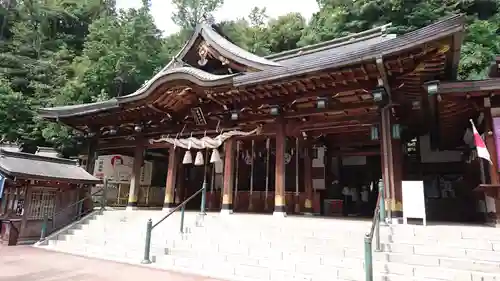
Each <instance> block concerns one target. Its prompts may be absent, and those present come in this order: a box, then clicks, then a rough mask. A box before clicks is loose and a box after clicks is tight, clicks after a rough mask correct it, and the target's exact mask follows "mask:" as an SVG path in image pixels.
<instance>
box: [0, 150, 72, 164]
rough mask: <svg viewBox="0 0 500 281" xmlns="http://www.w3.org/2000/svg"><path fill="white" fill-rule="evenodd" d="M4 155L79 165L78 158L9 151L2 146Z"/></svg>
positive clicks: (0, 153)
mask: <svg viewBox="0 0 500 281" xmlns="http://www.w3.org/2000/svg"><path fill="white" fill-rule="evenodd" d="M4 156H7V157H9V156H10V157H16V158H24V159H33V160H42V161H46V162H53V163H59V164H67V165H74V166H78V161H77V160H71V159H66V158H56V157H49V156H44V155H37V154H32V153H25V152H14V151H8V150H5V149H2V148H0V157H4Z"/></svg>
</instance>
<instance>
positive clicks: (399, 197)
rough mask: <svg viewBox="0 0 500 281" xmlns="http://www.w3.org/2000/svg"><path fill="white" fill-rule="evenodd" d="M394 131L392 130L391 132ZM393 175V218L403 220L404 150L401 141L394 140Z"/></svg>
mask: <svg viewBox="0 0 500 281" xmlns="http://www.w3.org/2000/svg"><path fill="white" fill-rule="evenodd" d="M391 131H392V130H391ZM391 143H392V167H393V168H392V173H393V188H392V190H391V191H392V193H391V194H392V198H391V214H392V216H391V218H392V219H397V220H399V219H402V218H403V189H402V188H403V169H404V157H403V148H402V145H401V140H400V139H395V138H394V136H393V138H392V142H391Z"/></svg>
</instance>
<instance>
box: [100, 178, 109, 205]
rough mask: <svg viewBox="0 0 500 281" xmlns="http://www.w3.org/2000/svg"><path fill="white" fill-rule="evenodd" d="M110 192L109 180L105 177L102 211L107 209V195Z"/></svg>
mask: <svg viewBox="0 0 500 281" xmlns="http://www.w3.org/2000/svg"><path fill="white" fill-rule="evenodd" d="M107 190H108V178H107V177H104V179H103V182H102V196H101V210H104V209H106V194H107V192H106V191H107Z"/></svg>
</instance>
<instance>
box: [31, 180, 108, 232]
mask: <svg viewBox="0 0 500 281" xmlns="http://www.w3.org/2000/svg"><path fill="white" fill-rule="evenodd" d="M107 186H108V182H107V179H104V180H103V187H102V188H101V189H99V190H97V191H95V192H92V193H91V194H90V195H87V196H85V197H83V198H82V199H80V200H78V201H76V202H73V203H72V204H70V205H68V206H66V207H64V208H62V209H61V210H59V211H58V212H56V213H54V214H53V215H52V216H51V217H50V218H49V215H48V213H47V212H45V213H44V215H43V223H42V230H41V232H40V241H43V240H45V237H46V236H47V227H48V223H49V220H52V228H54V224H55V218H56V217H57V216H59V215H60V214H62V213H65V212H66V211H68V210H70V209H71V208H73V207H75V206H77V205H80V204H81V203H83V202H84V201H86V200H88V199H92V197H93V196H95V195H97V194H99V193H102V195H101V196H102V197H101V210H104V208H105V207H106V189H107ZM82 215H86V213H85V214H84V213H83V212H81V210H80V209H79V210H78V211H77V214H76V216H74V217H73V219H75V218H78V217H80V216H82ZM52 230H54V229H52Z"/></svg>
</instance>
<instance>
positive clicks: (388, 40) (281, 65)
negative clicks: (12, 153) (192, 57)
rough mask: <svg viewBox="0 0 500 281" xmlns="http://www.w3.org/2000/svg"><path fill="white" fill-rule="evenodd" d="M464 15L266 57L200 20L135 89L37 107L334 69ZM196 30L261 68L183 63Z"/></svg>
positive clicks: (60, 110) (95, 107) (53, 114)
mask: <svg viewBox="0 0 500 281" xmlns="http://www.w3.org/2000/svg"><path fill="white" fill-rule="evenodd" d="M464 19H465V18H464V16H463V15H456V16H451V17H449V18H446V19H444V20H441V21H439V22H437V23H434V24H431V25H429V26H427V27H424V28H421V29H418V30H415V31H413V32H410V33H407V34H404V35H402V36H399V37H397V38H396V37H395V36H392V35H385V34H384V32H385V28H386V27H387V26H388V25H384V26H381V27H377V28H374V29H371V30H367V31H365V32H361V33H358V34H353V35H349V36H346V37H343V38H338V39H334V40H331V41H328V42H324V43H320V44H316V45H312V46H307V47H303V48H299V49H295V50H291V51H287V52H282V53H278V54H275V55H271V56H268V57H267V58H262V57H258V56H256V55H254V54H251V53H249V52H247V51H245V50H243V49H241V48H239V47H237V46H236V45H234V44H233V43H231V42H229V41H228V40H227V39H225V38H223V37H222V36H221V35H219V34H218V33H217V32H216V31H214V30H213V29H212V28H211V27H210V26H208V25H206V24H200V25H199V26H198V27H197V29H196V31H195V33H194V35H193V36H192V37H191V39H190V40H189V41H188V42H187V43H186V44H185V45H184V47H183V48H182V50H181V51H180V52H179V53H178V54H177V56H176V57H175V58H174V59H172V61H171V62H170V63H168V64H167V66H165V67H164V68H163V69H162V70H161V71H160V72H158V73H157V74H156V75H155V76H154V77H152V78H151V79H150V80H149V81H147V82H146V83H145V84H144V85H143V86H142V87H141V88H139V89H138V90H137V91H136V92H134V93H132V94H130V95H127V96H123V97H118V98H114V99H111V100H108V101H104V102H97V103H91V104H83V105H72V106H63V107H54V108H46V109H41V110H39V113H40V115H41V116H42V117H45V118H53V119H54V118H60V117H69V116H78V115H85V114H92V113H96V112H99V111H105V110H108V109H112V108H117V107H120V105H121V104H124V103H127V102H131V101H137V100H140V99H143V98H145V97H147V96H148V95H149V94H150V93H151V92H152V91H153V90H154V89H156V87H158V86H159V85H161V84H162V83H165V82H169V81H173V80H187V81H189V82H192V83H194V84H197V85H200V86H202V87H214V86H219V85H230V86H236V87H238V86H244V85H251V84H257V83H262V82H268V81H273V80H278V79H283V78H288V77H292V76H296V75H301V74H305V73H309V72H315V71H319V70H322V69H333V68H337V67H342V66H346V65H349V64H355V63H359V62H363V61H368V60H373V59H376V57H379V56H385V55H388V54H391V53H397V52H401V51H404V50H407V49H410V48H413V47H415V46H416V45H420V44H425V43H428V42H431V41H434V40H437V39H441V38H445V37H447V36H450V35H453V34H455V33H459V32H462V31H463V28H464V26H463V25H464ZM199 36H202V37H203V38H204V39H205V40H206V41H207V42H208V43H209V44H211V46H212V47H213V48H215V49H216V50H217V51H218V52H220V53H221V54H223V55H228V56H229V55H230V58H231V59H233V60H235V61H237V62H238V63H241V64H244V65H247V66H250V67H253V68H256V69H261V71H258V72H246V73H240V74H231V75H215V74H211V73H208V72H206V71H203V70H201V69H198V68H194V67H191V66H186V65H185V63H183V61H182V59H183V58H184V56H185V55H186V54H187V53H188V52H189V50H190V49H191V48H192V47H193V45H194V44H195V43H196V40H197V39H198V38H199ZM271 59H272V60H271Z"/></svg>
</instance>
